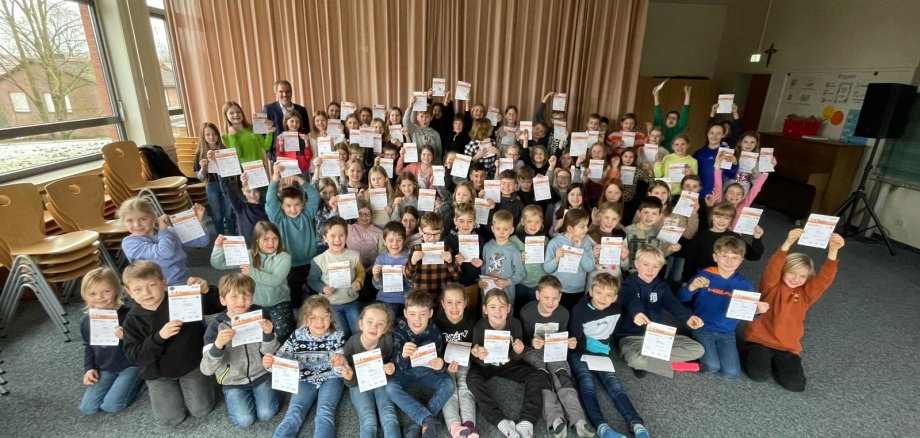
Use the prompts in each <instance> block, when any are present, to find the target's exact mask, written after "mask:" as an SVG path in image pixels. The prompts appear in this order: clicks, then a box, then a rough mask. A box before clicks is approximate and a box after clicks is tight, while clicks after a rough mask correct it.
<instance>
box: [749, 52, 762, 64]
mask: <svg viewBox="0 0 920 438" xmlns="http://www.w3.org/2000/svg"><path fill="white" fill-rule="evenodd" d="M751 62H760V53H755V54H753V55H751Z"/></svg>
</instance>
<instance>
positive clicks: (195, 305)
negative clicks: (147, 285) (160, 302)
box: [166, 284, 202, 322]
mask: <svg viewBox="0 0 920 438" xmlns="http://www.w3.org/2000/svg"><path fill="white" fill-rule="evenodd" d="M166 294H167V296H168V297H169V320H170V321H175V320H177V319H178V320H179V321H182V322H192V321H201V319H202V317H201V288H200V287H199V286H198V285H197V284H194V285H191V286H169V287H168V288H167V289H166Z"/></svg>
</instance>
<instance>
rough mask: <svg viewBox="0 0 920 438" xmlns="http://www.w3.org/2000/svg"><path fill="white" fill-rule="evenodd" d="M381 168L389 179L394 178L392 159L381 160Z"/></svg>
mask: <svg viewBox="0 0 920 438" xmlns="http://www.w3.org/2000/svg"><path fill="white" fill-rule="evenodd" d="M380 167H382V168H383V170H385V171H386V172H387V177H388V178H393V159H392V158H381V159H380Z"/></svg>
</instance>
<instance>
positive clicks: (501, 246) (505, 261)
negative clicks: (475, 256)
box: [479, 210, 526, 303]
mask: <svg viewBox="0 0 920 438" xmlns="http://www.w3.org/2000/svg"><path fill="white" fill-rule="evenodd" d="M513 231H514V220H513V216H512V215H511V213H510V212H508V211H506V210H499V211H498V212H497V213H495V217H494V218H493V219H492V234H493V235H494V236H495V238H494V239H492V240H490V241H489V242H488V243H486V244H485V246H483V247H482V262H483V264H482V275H486V276H489V277H491V278H494V279H495V280H494V282H495V285H496V286H498V287H500V288H502V289H503V290H504V291H505V293H506V294H508V301H511V302H512V303H513V302H514V295H515V292H514V291H515V286H516V285H517V284H518V283H520V282H521V280H523V279H524V276H525V275H526V274H525V272H524V263H523V262H522V261H521V251H520V250H519V249H518V248H517V246H515V245H514V244H513V243H511V240H510V239H511V233H512V232H513ZM479 287H481V288H483V289H485V287H486V282H485V281H483V280H480V282H479Z"/></svg>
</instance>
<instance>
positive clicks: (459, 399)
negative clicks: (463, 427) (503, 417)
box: [441, 367, 476, 427]
mask: <svg viewBox="0 0 920 438" xmlns="http://www.w3.org/2000/svg"><path fill="white" fill-rule="evenodd" d="M469 371H470V367H460V368H459V369H457V372H456V373H448V374H449V375H450V378H451V379H453V380H454V388H456V389H455V390H454V393H453V395H451V396H450V398H449V399H447V403H445V404H444V408H443V409H441V412H443V413H444V422H445V423H446V424H447V427H450V425H451V424H454V423H460V424H463V423H464V422H466V421H472V422H473V424H476V399H474V398H473V393H472V392H470V389H469V388H468V387H467V386H466V373H467V372H469Z"/></svg>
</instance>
